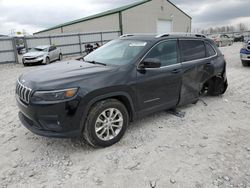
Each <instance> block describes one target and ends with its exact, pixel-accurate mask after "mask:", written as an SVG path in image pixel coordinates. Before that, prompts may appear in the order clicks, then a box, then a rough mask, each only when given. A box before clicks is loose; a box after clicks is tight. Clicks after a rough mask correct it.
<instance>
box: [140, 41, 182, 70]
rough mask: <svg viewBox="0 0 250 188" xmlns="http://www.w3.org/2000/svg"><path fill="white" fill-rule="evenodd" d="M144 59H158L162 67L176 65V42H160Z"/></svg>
mask: <svg viewBox="0 0 250 188" xmlns="http://www.w3.org/2000/svg"><path fill="white" fill-rule="evenodd" d="M146 58H155V59H159V60H160V62H161V66H162V67H164V66H169V65H174V64H177V63H178V60H177V41H176V40H169V41H165V42H161V43H160V44H158V45H156V46H155V47H153V48H152V50H151V51H150V52H149V53H148V54H147V56H146V57H145V59H146Z"/></svg>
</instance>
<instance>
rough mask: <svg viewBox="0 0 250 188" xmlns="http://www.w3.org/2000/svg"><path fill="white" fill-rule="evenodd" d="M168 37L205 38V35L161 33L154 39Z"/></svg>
mask: <svg viewBox="0 0 250 188" xmlns="http://www.w3.org/2000/svg"><path fill="white" fill-rule="evenodd" d="M169 36H183V37H199V38H206V36H205V35H203V34H199V33H162V34H160V35H157V36H156V38H162V37H169Z"/></svg>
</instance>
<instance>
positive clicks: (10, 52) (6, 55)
mask: <svg viewBox="0 0 250 188" xmlns="http://www.w3.org/2000/svg"><path fill="white" fill-rule="evenodd" d="M15 62H18V58H17V50H16V44H15V39H14V38H12V37H0V64H5V63H15Z"/></svg>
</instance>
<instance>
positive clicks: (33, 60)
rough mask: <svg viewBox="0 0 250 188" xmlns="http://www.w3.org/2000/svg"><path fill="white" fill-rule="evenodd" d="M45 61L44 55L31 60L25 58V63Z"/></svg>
mask: <svg viewBox="0 0 250 188" xmlns="http://www.w3.org/2000/svg"><path fill="white" fill-rule="evenodd" d="M43 62H44V59H43V57H41V58H37V59H31V60H29V59H25V58H24V59H23V63H43Z"/></svg>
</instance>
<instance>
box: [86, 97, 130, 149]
mask: <svg viewBox="0 0 250 188" xmlns="http://www.w3.org/2000/svg"><path fill="white" fill-rule="evenodd" d="M128 122H129V115H128V111H127V109H126V107H125V106H124V105H123V104H122V103H121V102H120V101H118V100H115V99H108V100H104V101H100V102H97V103H96V104H95V105H94V106H93V107H92V108H91V109H90V112H89V114H88V116H87V120H86V123H85V128H84V132H83V136H84V139H85V140H86V141H87V142H88V144H90V145H92V146H94V147H107V146H111V145H113V144H115V143H116V142H118V141H119V140H120V139H121V138H122V136H123V135H124V133H125V131H126V127H127V125H128Z"/></svg>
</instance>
